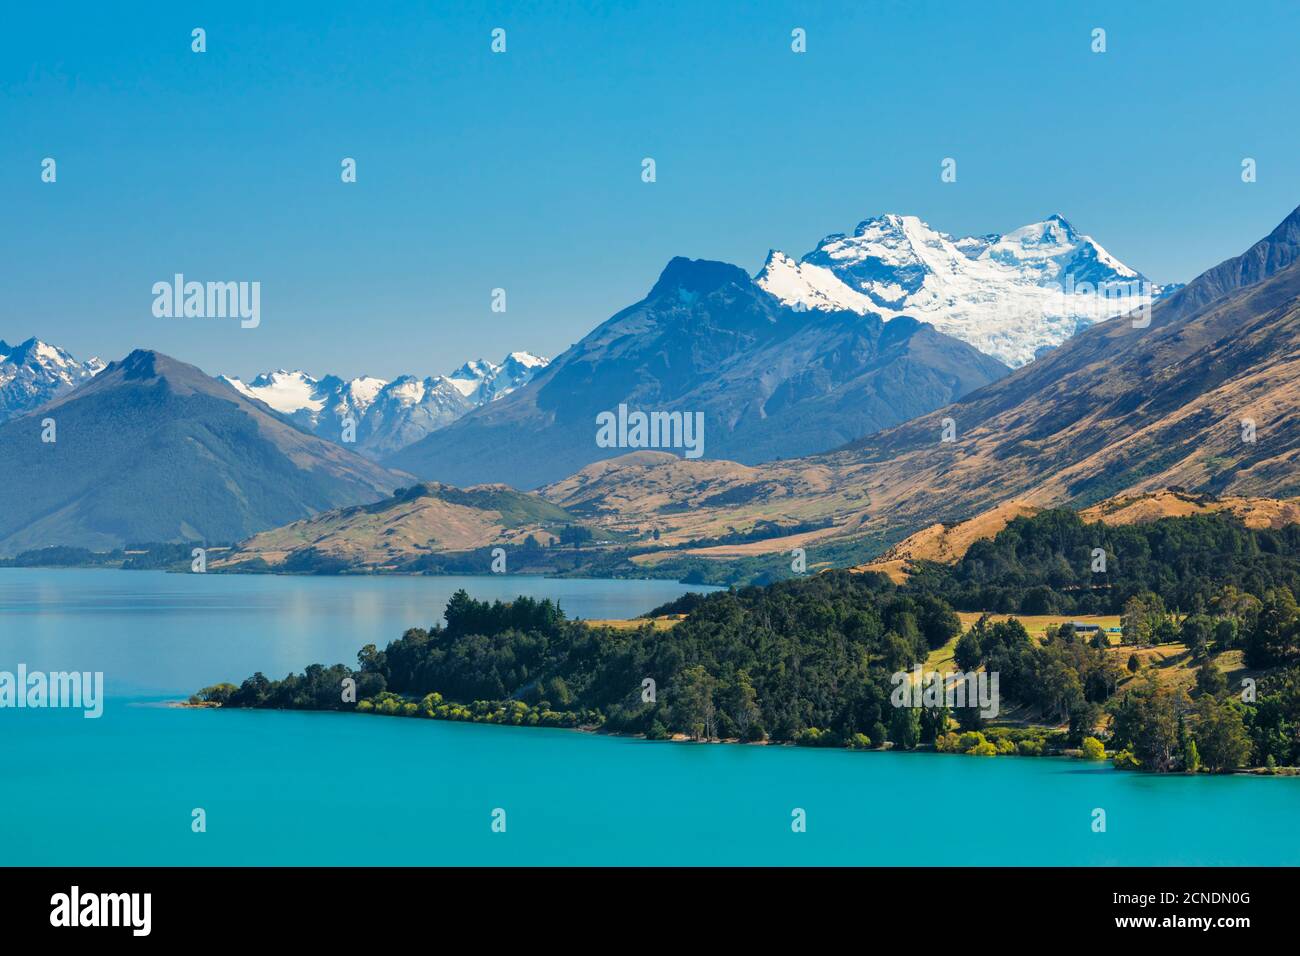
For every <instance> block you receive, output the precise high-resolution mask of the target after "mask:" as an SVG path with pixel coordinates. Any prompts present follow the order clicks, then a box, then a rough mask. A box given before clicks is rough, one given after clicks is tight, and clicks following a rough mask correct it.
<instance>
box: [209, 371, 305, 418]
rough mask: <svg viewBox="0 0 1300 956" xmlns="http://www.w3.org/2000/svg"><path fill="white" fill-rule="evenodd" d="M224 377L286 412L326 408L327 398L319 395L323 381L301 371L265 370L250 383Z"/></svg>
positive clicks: (252, 396)
mask: <svg viewBox="0 0 1300 956" xmlns="http://www.w3.org/2000/svg"><path fill="white" fill-rule="evenodd" d="M221 378H222V379H223V380H224V381H226V382H227V383H229V384H230V385H231V386H233V387H234V388H235V389H236V390H238V391H240V392H243V393H244V394H245V395H247V396H249V397H250V398H257V399H261V400H262V401H263V402H266V404H268V405H270V406H271V407H272V408H274V409H275V410H276V411H277V412H282V413H283V414H285V415H292V414H293V413H295V412H299V411H304V410H310V411H313V412H319V411H320V410H321V409H322V408H324V407H325V398H324V396H322V395H320V394H319V388H318V386H319V382H317V380H316V379H314V378H312V377H311V376H310V375H308V374H307V373H306V372H303V371H300V370H295V371H289V370H287V369H282V368H280V369H276V370H275V371H274V372H264V373H263V374H261V375H259V376H257V377H256V378H254V379H253V380H252V381H251V382H248V383H247V384H245V383H244V382H241V381H240V380H239V379H237V378H233V377H230V376H226V375H223V376H221Z"/></svg>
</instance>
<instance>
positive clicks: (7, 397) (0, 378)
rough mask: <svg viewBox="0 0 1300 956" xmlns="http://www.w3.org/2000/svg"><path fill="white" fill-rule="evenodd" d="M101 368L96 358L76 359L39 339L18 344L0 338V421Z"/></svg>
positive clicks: (44, 400) (30, 408) (45, 399)
mask: <svg viewBox="0 0 1300 956" xmlns="http://www.w3.org/2000/svg"><path fill="white" fill-rule="evenodd" d="M103 370H104V363H103V362H101V361H100V360H99V359H98V358H92V359H89V360H87V361H85V362H80V361H78V360H77V359H75V358H73V357H72V355H71V354H69V353H68V352H67V351H65V350H64V349H61V348H59V347H57V346H54V345H50V344H48V343H46V342H42V341H41V340H40V339H36V338H30V339H28V340H27V341H26V342H22V343H20V344H18V345H10V344H9V343H7V342H5V341H4V340H3V339H0V422H5V421H8V420H9V419H11V418H17V417H18V416H19V415H25V414H27V413H28V412H30V411H32V410H34V409H36V408H39V407H40V406H42V405H44V404H45V403H46V402H48V401H51V400H52V399H55V398H58V397H59V396H60V395H62V394H64V393H65V392H69V391H71V390H72V389H74V388H76V387H77V386H78V385H80V384H81V383H82V382H85V381H87V380H89V379H91V378H93V377H94V376H95V375H98V374H99V373H100V372H101V371H103Z"/></svg>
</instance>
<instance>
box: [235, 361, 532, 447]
mask: <svg viewBox="0 0 1300 956" xmlns="http://www.w3.org/2000/svg"><path fill="white" fill-rule="evenodd" d="M546 365H547V360H546V359H544V358H540V357H539V356H536V355H533V354H531V353H529V352H511V353H510V354H509V355H507V356H506V357H505V359H503V360H502V362H501V364H499V365H496V364H493V363H492V362H487V361H484V360H483V359H479V360H477V361H473V362H466V363H465V364H464V365H462V366H461V367H460V368H458V369H457V370H456V371H454V372H452V373H451V374H450V375H435V376H430V377H427V378H423V379H421V378H417V377H416V376H414V375H403V376H400V377H398V378H396V379H393V380H392V381H391V382H390V381H385V380H384V379H380V378H371V377H362V378H354V379H349V380H344V379H342V378H339V377H338V376H335V375H326V376H325V377H324V378H319V379H317V378H313V377H312V376H311V375H308V374H307V373H306V372H302V371H293V372H290V371H286V370H284V369H279V370H277V371H274V372H267V373H265V374H263V375H259V376H257V377H256V378H254V379H253V380H252V381H250V382H248V383H244V382H242V381H240V380H239V379H238V378H233V377H230V376H222V378H223V379H224V380H225V381H226V382H229V383H230V385H232V386H233V387H234V388H236V389H238V390H239V391H241V392H243V393H244V394H245V395H247V396H249V397H250V398H256V399H260V400H261V401H263V402H266V404H268V405H270V406H271V407H272V408H274V409H275V410H276V411H277V412H281V413H282V414H285V415H288V416H289V417H290V418H291V419H293V421H295V422H297V423H298V424H299V425H302V426H303V427H304V428H306V429H307V430H308V431H310V432H312V433H313V434H315V435H319V436H321V437H322V438H328V439H329V440H330V441H334V442H339V441H342V440H343V430H344V423H345V422H346V421H349V420H350V421H351V422H352V423H353V428H354V430H355V434H354V436H353V437H354V440H355V445H354V446H353V447H354V449H355V450H356V451H359V452H360V453H361V454H363V455H365V456H367V457H369V458H374V459H379V458H382V457H383V456H385V455H388V454H392V453H393V452H396V451H399V450H400V449H402V448H404V447H406V446H407V445H409V444H411V443H413V442H416V441H418V440H419V439H421V438H423V437H424V436H425V435H427V434H429V433H430V432H433V431H437V430H438V429H439V428H445V427H446V426H447V425H450V424H451V423H452V422H454V421H456V419H458V418H460V417H461V416H462V415H464V414H466V413H467V412H469V411H471V410H472V409H475V408H477V407H479V406H480V405H485V404H487V403H488V402H492V401H495V400H497V399H499V398H501V397H503V396H505V395H509V394H510V393H511V392H513V391H514V390H515V389H517V388H519V387H520V386H522V385H525V384H527V383H528V382H529V381H530V380H531V379H532V377H533V375H534V374H536V372H537V371H538V370H540V369H543V368H545V367H546Z"/></svg>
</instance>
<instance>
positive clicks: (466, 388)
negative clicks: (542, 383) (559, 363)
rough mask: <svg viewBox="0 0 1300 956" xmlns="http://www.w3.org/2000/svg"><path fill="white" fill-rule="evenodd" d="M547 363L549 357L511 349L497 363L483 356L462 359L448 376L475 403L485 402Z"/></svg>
mask: <svg viewBox="0 0 1300 956" xmlns="http://www.w3.org/2000/svg"><path fill="white" fill-rule="evenodd" d="M548 364H549V359H544V358H542V357H540V356H537V355H533V354H532V353H531V352H511V353H510V354H509V355H507V356H506V357H505V358H504V359H502V360H501V364H500V365H497V364H494V363H492V362H489V361H487V360H485V359H478V360H476V361H473V362H466V363H465V364H464V365H462V366H461V367H460V368H458V369H456V371H454V372H452V373H451V375H449V376H448V379H449V380H450V381H451V383H452V384H453V385H454V386H455V387H456V388H457V389H458V390H459V391H460V393H461V394H462V395H464V396H465V397H466V398H468V399H470V400H471V401H473V402H474V404H475V405H486V404H487V403H488V402H493V401H496V400H497V399H498V398H501V397H502V396H503V395H509V394H510V393H511V392H513V391H514V390H515V389H517V388H519V387H521V386H523V385H527V384H528V382H529V381H531V380H532V377H533V376H534V375H536V374H537V372H538V371H540V370H541V369H544V368H546V366H547V365H548Z"/></svg>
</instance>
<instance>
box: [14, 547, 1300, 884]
mask: <svg viewBox="0 0 1300 956" xmlns="http://www.w3.org/2000/svg"><path fill="white" fill-rule="evenodd" d="M462 586H463V587H465V588H466V590H468V591H469V592H470V593H471V594H473V595H474V596H476V597H502V598H506V597H510V596H513V595H515V594H518V593H529V594H534V595H551V596H555V597H558V598H559V599H560V600H561V603H562V604H563V606H564V607H565V609H566V610H567V611H568V613H570V614H571V615H577V616H583V617H623V616H630V615H633V614H637V613H641V612H643V611H645V610H648V609H650V608H651V607H653V606H655V605H657V604H659V603H662V602H663V601H666V600H669V599H670V598H672V597H673V596H675V595H676V594H679V593H681V592H682V591H683V590H685V588H683V587H682V586H680V585H675V584H671V583H666V582H645V581H570V580H543V579H536V578H487V577H485V578H459V579H457V578H297V577H270V576H265V577H264V576H220V575H207V576H200V575H164V574H160V573H159V574H155V573H150V572H114V571H32V570H4V571H0V669H7V670H12V669H13V668H14V667H16V665H17V663H19V662H23V663H26V664H27V665H28V666H29V668H31V669H41V670H63V669H73V668H75V669H79V670H103V671H104V672H105V675H106V679H107V681H108V683H109V686H110V689H112V691H113V692H112V694H111V696H110V698H109V701H108V703H107V706H106V709H105V713H104V716H103V717H102V718H100V719H99V720H86V719H83V718H82V717H81V716H80V714H79V713H75V712H68V711H34V710H23V711H17V710H0V767H2V768H3V770H0V864H74V865H90V864H277V863H279V864H289V863H295V864H342V865H349V864H351V865H363V864H419V865H437V864H449V865H450V864H458V865H466V864H467V865H478V864H614V865H622V864H629V865H665V864H741V865H748V864H845V865H853V864H883V865H927V864H954V865H965V864H970V865H999V864H1043V865H1100V864H1257V865H1294V864H1296V863H1300V836H1298V835H1297V834H1296V832H1295V829H1294V826H1293V821H1294V820H1295V818H1296V814H1297V812H1298V811H1300V780H1297V779H1291V778H1270V779H1260V778H1241V777H1213V778H1212V777H1205V776H1200V777H1195V778H1184V777H1155V776H1146V775H1138V774H1131V773H1120V772H1118V771H1115V770H1113V769H1111V768H1110V767H1109V766H1108V765H1098V764H1085V763H1082V762H1079V761H1072V760H1066V759H1032V758H1009V757H1002V758H991V759H978V758H973V757H962V756H947V755H935V754H901V753H900V754H891V753H876V752H868V753H850V752H846V751H829V750H807V749H801V748H792V747H742V746H728V745H708V744H682V743H652V742H647V741H640V740H632V739H622V738H613V737H602V736H596V735H589V734H581V733H575V732H572V731H563V730H545V729H530V728H514V727H496V726H483V725H470V724H452V723H443V722H438V721H432V720H423V719H403V718H384V717H376V716H360V715H350V714H313V713H292V712H284V713H281V712H266V711H256V712H254V711H224V712H223V711H212V710H180V709H174V708H168V707H165V706H162V705H161V701H162V700H163V699H165V698H166V697H168V696H171V697H175V696H177V695H183V694H186V693H188V692H190V691H192V690H193V689H194V688H195V687H197V686H199V685H200V684H204V683H209V682H211V681H213V680H216V679H219V678H227V679H232V680H237V679H240V678H242V677H244V676H246V675H247V674H248V673H250V672H251V671H253V670H256V669H261V670H263V671H265V672H266V673H267V674H269V675H280V674H282V673H284V672H287V671H289V670H291V669H292V670H299V669H301V668H302V667H303V666H304V665H305V664H307V663H310V662H312V661H316V660H319V661H323V662H333V661H339V660H342V661H351V660H352V659H353V656H354V654H355V652H356V649H357V648H358V647H359V646H360V645H361V644H363V643H367V642H374V643H378V644H383V643H385V642H387V641H388V640H390V639H392V638H394V637H396V636H398V635H399V634H400V633H401V631H402V630H403V629H404V628H405V627H408V626H411V625H417V624H419V625H427V624H429V623H432V622H433V621H434V620H436V619H437V618H438V615H439V613H440V611H441V608H442V606H443V604H444V603H445V601H446V598H447V597H448V596H449V595H450V594H451V593H452V591H454V590H455V589H456V588H458V587H462ZM194 808H203V810H204V811H205V812H206V816H207V832H205V833H194V832H192V831H191V811H192V810H193V809H194ZM498 808H500V809H502V810H504V811H505V819H506V832H505V833H494V832H492V827H491V822H492V813H493V811H494V810H496V809H498ZM795 808H799V809H802V810H804V811H805V812H806V814H807V832H805V833H794V832H792V830H791V827H790V821H791V813H792V811H793V810H794V809H795ZM1095 808H1101V809H1103V810H1105V812H1106V823H1107V827H1106V832H1105V833H1094V832H1093V831H1092V827H1091V823H1092V813H1093V810H1094V809H1095Z"/></svg>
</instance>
